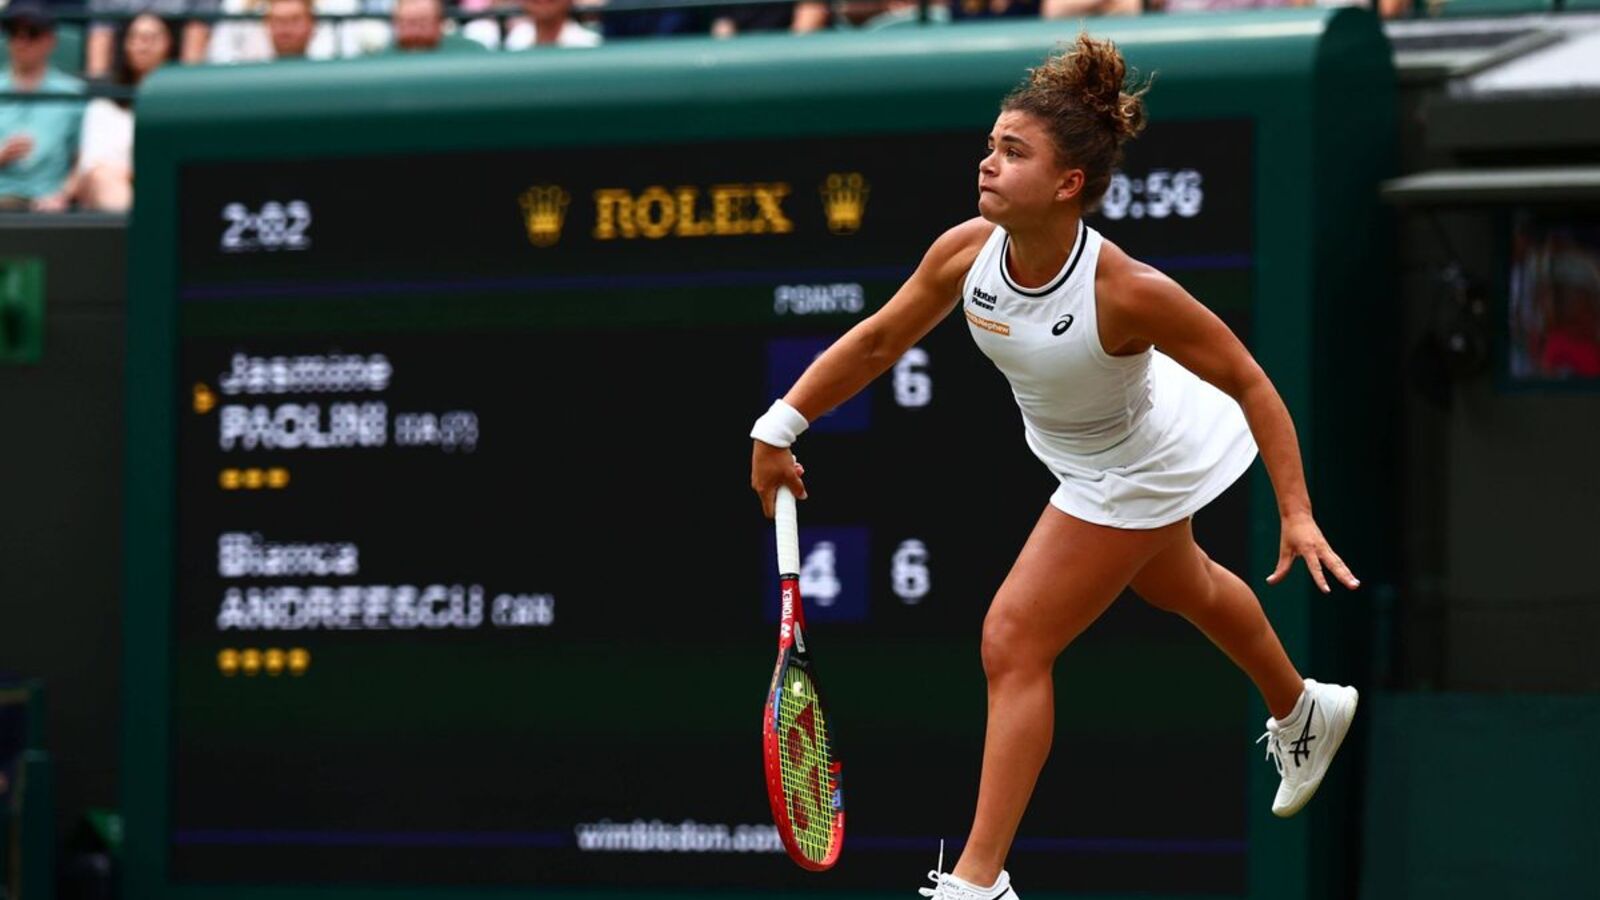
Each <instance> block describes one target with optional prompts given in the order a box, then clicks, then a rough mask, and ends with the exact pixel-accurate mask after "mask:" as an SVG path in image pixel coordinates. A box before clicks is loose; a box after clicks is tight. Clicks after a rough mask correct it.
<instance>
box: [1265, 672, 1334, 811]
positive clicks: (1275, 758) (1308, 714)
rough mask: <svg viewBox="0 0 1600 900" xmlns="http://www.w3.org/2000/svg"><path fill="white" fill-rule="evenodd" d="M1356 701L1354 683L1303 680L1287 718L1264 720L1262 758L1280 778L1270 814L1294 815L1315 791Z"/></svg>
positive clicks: (1320, 782) (1325, 771)
mask: <svg viewBox="0 0 1600 900" xmlns="http://www.w3.org/2000/svg"><path fill="white" fill-rule="evenodd" d="M1359 699H1360V694H1358V693H1357V691H1356V689H1355V688H1353V687H1343V686H1341V685H1337V684H1318V683H1317V682H1315V681H1312V680H1311V679H1309V678H1307V679H1306V687H1305V692H1304V693H1302V694H1301V695H1300V701H1299V702H1298V703H1296V704H1295V708H1294V711H1293V712H1291V713H1290V714H1289V718H1287V719H1285V720H1284V721H1282V722H1279V721H1278V720H1277V719H1268V720H1267V733H1266V734H1263V735H1262V736H1261V737H1259V738H1257V739H1256V743H1258V744H1259V743H1261V742H1262V741H1266V742H1267V759H1270V760H1272V764H1273V765H1274V766H1277V768H1278V775H1280V776H1281V777H1282V778H1283V781H1281V782H1279V784H1278V795H1277V796H1276V797H1274V798H1273V800H1272V814H1273V815H1275V816H1278V817H1280V818H1285V819H1286V818H1288V817H1290V816H1292V815H1294V814H1295V813H1297V812H1299V811H1300V808H1301V807H1303V806H1305V805H1306V803H1307V802H1309V801H1310V800H1311V795H1312V794H1315V793H1316V792H1317V788H1318V787H1320V786H1321V785H1322V776H1324V775H1326V774H1327V773H1328V764H1329V763H1331V762H1333V755H1334V754H1335V753H1338V752H1339V745H1340V744H1342V743H1344V736H1345V735H1346V734H1347V733H1349V731H1350V722H1351V720H1352V719H1354V718H1355V717H1356V702H1357V701H1358V700H1359Z"/></svg>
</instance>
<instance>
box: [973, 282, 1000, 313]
mask: <svg viewBox="0 0 1600 900" xmlns="http://www.w3.org/2000/svg"><path fill="white" fill-rule="evenodd" d="M994 301H995V296H994V295H993V294H991V293H989V292H988V291H986V290H984V289H983V288H981V287H974V288H973V289H972V305H973V306H977V307H981V308H983V309H987V310H990V311H991V312H992V311H993V310H994Z"/></svg>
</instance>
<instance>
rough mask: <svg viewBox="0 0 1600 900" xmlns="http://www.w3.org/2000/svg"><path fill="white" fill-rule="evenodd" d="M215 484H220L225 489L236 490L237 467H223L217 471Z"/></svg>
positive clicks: (237, 481) (237, 484) (237, 480)
mask: <svg viewBox="0 0 1600 900" xmlns="http://www.w3.org/2000/svg"><path fill="white" fill-rule="evenodd" d="M217 484H220V485H222V489H223V490H225V491H236V490H238V489H239V470H238V469H223V470H222V471H221V472H219V473H217Z"/></svg>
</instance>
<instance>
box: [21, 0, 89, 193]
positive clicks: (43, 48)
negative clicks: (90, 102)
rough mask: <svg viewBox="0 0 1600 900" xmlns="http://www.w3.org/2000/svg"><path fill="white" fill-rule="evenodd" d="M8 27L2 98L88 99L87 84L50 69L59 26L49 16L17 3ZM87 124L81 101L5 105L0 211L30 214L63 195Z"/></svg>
mask: <svg viewBox="0 0 1600 900" xmlns="http://www.w3.org/2000/svg"><path fill="white" fill-rule="evenodd" d="M4 21H5V33H6V46H7V49H8V51H9V53H10V56H11V61H10V65H9V66H8V67H7V69H6V70H5V72H3V73H0V92H3V91H14V92H16V93H20V94H31V93H50V94H68V93H70V94H81V93H83V82H81V81H79V80H78V79H76V78H73V77H72V76H70V75H66V74H64V73H62V72H60V71H58V70H57V69H55V68H53V67H52V66H51V65H50V54H51V53H52V52H54V51H55V49H56V23H55V18H54V17H53V16H51V15H50V13H49V11H48V10H46V9H45V8H44V7H42V6H40V5H39V4H37V3H33V2H28V0H16V2H13V3H12V4H11V5H10V6H9V7H8V8H7V9H6V10H5V20H4ZM82 123H83V101H81V100H0V210H23V209H28V208H29V207H30V206H32V205H33V203H34V202H35V201H36V200H38V199H39V198H41V197H47V196H50V195H51V194H54V193H56V192H57V191H60V190H61V186H62V185H63V184H64V183H65V182H66V180H67V175H68V173H69V172H70V171H71V170H72V160H73V157H74V155H76V154H77V152H78V130H79V128H81V127H82Z"/></svg>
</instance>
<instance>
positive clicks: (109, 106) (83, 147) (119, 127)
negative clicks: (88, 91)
mask: <svg viewBox="0 0 1600 900" xmlns="http://www.w3.org/2000/svg"><path fill="white" fill-rule="evenodd" d="M107 164H109V165H113V166H120V167H122V168H124V169H127V170H129V171H132V170H133V112H132V111H131V110H126V109H123V108H122V107H120V106H118V105H117V104H116V103H114V102H112V101H110V100H107V99H106V98H104V97H96V98H95V99H93V100H90V101H89V106H88V107H87V108H85V109H84V111H83V136H82V138H80V139H79V143H78V173H79V174H83V173H86V172H88V171H89V170H90V169H93V168H94V167H95V166H99V165H107Z"/></svg>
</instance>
